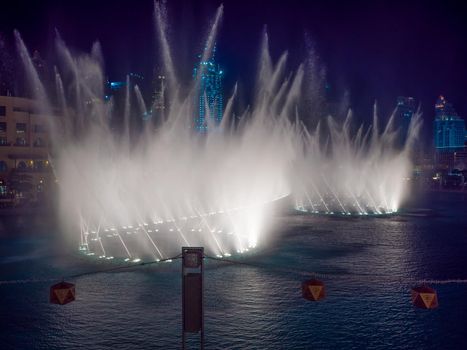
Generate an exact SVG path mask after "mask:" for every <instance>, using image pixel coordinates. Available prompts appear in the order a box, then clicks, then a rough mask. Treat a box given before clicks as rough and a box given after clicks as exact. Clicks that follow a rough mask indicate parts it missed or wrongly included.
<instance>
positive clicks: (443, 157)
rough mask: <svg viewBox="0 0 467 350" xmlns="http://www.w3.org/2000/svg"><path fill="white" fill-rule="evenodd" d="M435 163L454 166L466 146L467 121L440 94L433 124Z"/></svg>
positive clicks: (445, 166) (441, 165)
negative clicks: (466, 124) (466, 129)
mask: <svg viewBox="0 0 467 350" xmlns="http://www.w3.org/2000/svg"><path fill="white" fill-rule="evenodd" d="M433 131H434V135H433V139H434V146H435V163H436V165H438V166H440V167H444V168H453V167H455V166H456V162H457V161H458V158H459V157H458V155H459V154H462V153H463V151H464V147H465V121H464V119H462V118H461V117H459V116H458V115H457V113H456V111H455V110H454V107H453V106H452V104H451V103H448V102H447V101H446V99H445V98H444V97H443V96H440V97H439V98H438V100H437V102H436V105H435V120H434V124H433Z"/></svg>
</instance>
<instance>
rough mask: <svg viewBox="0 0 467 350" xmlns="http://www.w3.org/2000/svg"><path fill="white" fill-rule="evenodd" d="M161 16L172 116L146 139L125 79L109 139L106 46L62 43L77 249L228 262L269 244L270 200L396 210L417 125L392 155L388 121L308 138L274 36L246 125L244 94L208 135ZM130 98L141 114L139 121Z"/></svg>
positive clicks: (65, 202) (67, 210)
mask: <svg viewBox="0 0 467 350" xmlns="http://www.w3.org/2000/svg"><path fill="white" fill-rule="evenodd" d="M165 11H166V10H165V9H164V8H162V5H160V4H159V3H157V2H156V4H155V21H156V33H157V38H158V40H159V43H160V48H161V57H162V60H163V62H164V66H165V70H166V73H167V76H168V77H169V79H168V89H169V93H168V96H169V97H168V98H169V101H168V102H167V105H168V106H170V108H168V109H167V110H166V111H165V113H166V116H165V118H164V120H163V121H162V123H161V125H159V126H158V127H157V129H155V130H153V129H152V128H151V129H149V130H148V129H146V130H145V132H141V133H140V134H138V135H139V136H138V137H136V136H134V135H133V136H132V133H131V132H130V128H131V126H130V124H131V122H130V119H132V118H133V119H134V118H140V117H141V114H142V113H141V112H144V114H147V112H146V110H147V109H146V106H145V103H144V99H143V97H142V94H141V91H140V90H139V88H138V87H137V86H136V87H135V88H134V89H130V87H129V86H130V83H129V80H128V78H127V82H126V91H125V102H124V113H123V114H124V117H123V128H122V130H121V131H115V130H113V129H112V127H111V122H112V121H113V120H114V118H115V115H114V109H113V108H112V106H113V103H112V100H110V101H107V100H106V99H105V98H104V97H105V96H104V90H103V86H104V79H103V77H104V72H103V62H104V61H103V59H102V55H101V53H100V52H101V50H100V46H99V45H98V44H95V45H94V49H93V53H92V54H90V55H86V54H80V55H73V54H72V53H71V52H70V50H69V49H68V48H67V47H66V45H65V43H64V42H63V40H61V39H60V38H58V39H57V50H58V57H59V58H60V63H61V65H60V66H59V67H58V69H57V70H56V87H57V89H58V91H57V92H56V93H57V95H58V96H59V102H60V104H61V105H62V107H63V108H62V109H63V111H64V113H63V117H62V118H67V119H66V120H63V119H61V122H57V121H55V122H54V125H55V126H54V129H53V130H54V135H53V136H54V139H55V141H56V149H55V152H56V153H57V154H56V157H55V158H54V160H53V163H54V169H55V171H56V176H57V179H58V181H59V187H60V210H61V214H62V216H63V217H64V218H65V219H66V220H65V221H68V222H71V223H72V224H76V226H77V227H78V228H79V230H78V233H77V234H79V235H80V242H81V249H82V250H84V251H85V252H86V253H87V254H89V255H96V256H100V257H101V258H107V259H111V258H113V257H114V256H120V257H123V258H125V260H127V261H139V259H140V258H141V257H143V256H151V257H153V258H154V259H164V258H167V257H169V256H171V255H172V254H174V253H177V252H179V251H180V247H181V246H205V247H206V249H207V250H208V252H210V253H213V254H216V255H218V256H229V255H230V254H232V253H235V252H244V251H246V250H248V249H250V248H253V247H255V246H256V245H257V244H260V243H264V242H265V241H267V238H268V233H269V232H270V231H271V227H270V222H271V213H272V206H271V205H270V203H272V202H274V201H276V200H278V199H281V198H284V197H289V198H292V199H293V200H294V201H295V204H296V208H297V209H299V210H310V211H319V212H326V213H331V212H337V211H339V212H342V213H344V214H350V213H362V214H363V213H389V212H392V211H394V210H397V208H398V206H399V204H400V201H401V198H402V197H403V193H404V186H403V178H404V176H406V175H407V172H408V170H409V165H410V164H409V157H408V152H409V148H410V143H411V142H412V140H413V138H414V137H415V135H416V134H417V132H418V127H419V119H418V117H415V118H414V123H413V125H412V129H411V132H410V133H409V141H408V142H407V144H406V147H404V149H403V150H397V149H396V148H395V146H394V144H395V141H394V140H395V137H394V135H395V131H394V130H393V128H392V121H390V122H389V124H388V126H387V127H386V129H385V130H384V131H383V132H379V131H378V129H377V127H376V120H377V117H376V115H375V123H374V126H373V128H371V129H368V130H364V129H363V127H361V128H360V129H358V131H357V132H356V134H355V135H353V134H352V128H351V118H350V115H349V117H348V118H347V119H346V121H345V122H344V123H343V124H342V125H340V124H339V123H337V122H336V121H334V119H332V118H329V119H328V123H327V124H328V128H327V130H328V131H327V132H325V135H328V136H329V142H328V143H323V142H322V140H323V136H322V135H321V133H322V132H323V130H321V128H320V127H319V126H318V127H317V129H316V130H314V131H309V130H307V129H306V128H305V127H304V126H303V125H302V123H301V122H300V121H299V119H297V113H298V112H297V105H298V104H299V102H300V100H301V98H302V90H303V85H304V84H306V82H304V76H305V73H304V72H305V66H304V65H301V66H299V67H298V68H297V69H296V71H295V73H293V74H286V65H287V54H286V53H284V54H283V55H282V56H281V57H280V59H279V60H278V61H277V63H274V62H273V60H272V59H271V57H270V55H269V48H268V37H267V33H266V32H265V34H264V40H263V44H262V50H261V57H260V64H259V70H258V72H259V73H258V80H257V85H256V97H255V100H254V102H253V104H252V105H251V106H250V108H249V109H248V110H247V111H245V112H243V113H242V114H241V115H240V119H239V120H240V121H239V122H238V123H234V122H230V121H233V119H232V118H231V115H230V114H231V113H233V102H234V100H235V96H236V93H237V86H235V88H234V92H233V95H232V96H231V97H230V98H229V99H227V100H228V103H227V106H226V109H225V111H224V116H223V120H222V122H221V123H220V124H219V125H218V126H214V125H210V131H209V132H208V133H207V134H203V135H200V134H198V133H196V132H194V131H193V129H192V128H190V126H191V125H192V122H193V117H194V115H195V110H196V108H197V107H196V106H195V105H194V101H195V100H196V98H195V96H196V86H197V84H196V82H193V83H192V85H191V86H190V88H189V89H185V90H188V91H189V92H188V93H185V95H183V94H182V93H181V92H180V90H181V89H180V88H179V87H180V84H181V83H180V81H181V80H180V79H178V78H177V75H176V71H175V69H174V64H173V62H174V60H173V59H172V56H171V51H170V47H169V44H168V40H167V33H166V28H167V24H166V18H165ZM222 11H223V10H222V8H219V10H218V11H217V14H216V17H215V20H214V22H213V23H214V24H213V27H212V29H211V31H210V33H209V34H208V39H207V40H206V42H207V44H206V48H207V50H205V51H204V53H203V55H208V54H209V52H210V51H211V50H212V48H213V45H214V43H215V41H216V34H217V28H218V26H219V22H220V21H221V18H222ZM17 41H18V47H19V49H20V52H21V53H22V55H21V56H22V58H23V61H24V63H25V64H26V67H27V72H28V74H30V75H31V76H32V78H33V79H32V84H33V87H34V89H35V90H34V91H37V92H38V95H37V96H36V97H37V98H38V99H39V100H40V101H41V103H42V105H43V107H44V109H45V110H48V111H51V110H52V108H51V106H50V104H49V102H48V101H49V100H50V99H49V98H47V97H45V96H42V91H44V89H43V87H42V84H41V83H40V82H39V81H38V79H37V72H35V71H34V67H33V66H32V64H31V63H30V58H29V55H28V53H27V49H26V47H25V46H24V43H23V42H22V40H21V38H20V36H19V34H18V35H17ZM208 51H209V52H208ZM207 58H208V57H206V58H205V60H206V59H207ZM65 77H66V79H65ZM65 82H66V83H65ZM133 101H136V104H137V105H138V108H136V109H137V110H138V113H134V115H132V114H131V111H133V109H132V108H131V104H132V102H133ZM206 112H207V114H208V115H209V110H208V111H206ZM318 125H320V124H318ZM58 130H60V132H59V131H58Z"/></svg>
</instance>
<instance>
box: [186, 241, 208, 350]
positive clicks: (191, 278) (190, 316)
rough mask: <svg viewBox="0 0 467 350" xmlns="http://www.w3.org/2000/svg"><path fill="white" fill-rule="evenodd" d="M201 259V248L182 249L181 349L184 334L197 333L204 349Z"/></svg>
mask: <svg viewBox="0 0 467 350" xmlns="http://www.w3.org/2000/svg"><path fill="white" fill-rule="evenodd" d="M203 257H204V248H202V247H182V317H183V329H182V349H185V342H186V333H199V334H200V348H201V349H204V308H203Z"/></svg>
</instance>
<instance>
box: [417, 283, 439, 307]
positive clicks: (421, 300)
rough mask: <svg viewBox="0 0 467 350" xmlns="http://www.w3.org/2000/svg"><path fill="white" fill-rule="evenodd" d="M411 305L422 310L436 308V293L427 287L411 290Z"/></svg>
mask: <svg viewBox="0 0 467 350" xmlns="http://www.w3.org/2000/svg"><path fill="white" fill-rule="evenodd" d="M412 304H414V305H415V306H416V307H419V308H422V309H434V308H437V307H438V296H437V295H436V291H435V290H434V289H433V288H431V287H428V286H419V287H414V288H412Z"/></svg>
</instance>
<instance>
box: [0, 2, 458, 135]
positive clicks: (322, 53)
mask: <svg viewBox="0 0 467 350" xmlns="http://www.w3.org/2000/svg"><path fill="white" fill-rule="evenodd" d="M220 3H221V1H186V2H183V1H168V4H167V5H168V6H167V7H168V12H169V18H170V33H171V42H172V44H173V45H172V46H173V47H174V49H175V53H176V57H177V61H176V63H177V67H179V71H180V72H181V73H183V74H184V75H185V76H186V77H190V74H191V70H192V68H193V64H194V62H195V58H196V54H197V53H198V51H199V50H200V48H201V47H202V42H203V38H204V37H205V35H206V33H207V30H208V28H209V23H210V22H211V21H212V19H213V16H214V14H215V11H216V8H217V7H218V6H219V4H220ZM223 3H224V19H223V22H222V26H221V30H220V34H219V38H218V52H219V56H218V57H219V62H220V63H221V64H222V66H223V67H224V69H225V71H226V73H227V75H226V86H225V90H226V93H228V91H230V89H231V88H232V86H233V84H234V82H235V81H236V80H239V81H240V86H242V85H243V86H251V82H252V77H253V76H254V72H255V69H256V66H257V59H258V54H259V43H260V40H261V33H262V29H263V27H264V25H265V24H266V25H267V28H268V32H269V34H270V43H271V48H272V54H273V57H274V58H276V59H277V57H278V56H279V55H280V53H281V52H282V51H284V50H289V52H290V58H291V63H290V69H293V68H294V67H296V65H297V64H298V63H299V62H300V61H301V60H303V59H305V58H306V56H305V40H304V38H305V36H306V35H307V36H309V37H311V38H312V40H313V43H314V46H315V49H316V52H317V54H318V55H319V61H320V63H321V64H322V65H323V66H324V67H325V68H326V71H327V80H328V83H329V86H330V89H331V91H332V94H333V95H334V96H340V95H342V94H343V92H344V91H345V90H348V91H350V96H351V104H352V107H353V108H354V109H355V110H356V112H357V113H358V114H359V115H360V116H363V118H367V119H369V117H370V116H371V110H372V104H373V102H374V100H375V99H376V100H377V101H378V103H379V104H380V106H381V110H382V111H386V113H389V112H390V110H391V109H392V108H393V107H394V106H395V100H396V98H397V96H399V95H405V96H413V97H415V98H416V99H417V100H418V101H419V102H420V103H421V106H422V109H423V111H424V119H425V125H426V129H427V130H428V132H429V129H430V127H431V121H432V119H433V116H434V107H433V105H434V103H435V100H436V97H437V96H438V95H439V94H444V95H445V96H446V98H447V99H448V100H449V101H450V102H452V103H453V104H454V107H455V108H456V110H457V112H458V113H459V114H460V115H461V116H467V98H466V91H467V39H466V38H467V5H463V4H462V2H460V1H459V2H447V1H438V2H428V1H404V2H398V1H374V0H373V1H335V0H326V1H324V0H321V1H293V0H287V1H224V2H223ZM55 28H57V29H58V31H59V32H60V33H61V35H62V37H63V38H64V40H65V41H66V42H67V44H68V45H69V46H71V47H73V48H75V49H77V50H81V51H83V50H87V51H88V50H89V49H90V46H91V44H92V42H93V41H94V40H96V39H99V41H100V42H101V44H102V47H103V52H104V56H105V61H106V69H107V73H108V75H109V77H110V78H112V79H123V77H124V76H125V74H126V73H127V72H129V71H134V72H141V73H143V74H145V75H146V76H150V74H151V71H152V67H153V65H154V62H155V57H157V54H156V51H157V47H156V43H155V39H154V22H153V2H152V1H151V0H149V1H145V0H139V1H36V2H33V4H31V3H30V2H26V1H10V2H7V3H5V4H2V8H1V11H0V32H2V33H3V35H4V36H5V37H6V38H7V40H9V41H10V47H13V43H12V31H13V29H18V30H19V31H20V33H21V34H22V36H23V39H24V40H25V42H26V45H27V46H28V47H29V48H30V50H33V49H38V50H39V51H40V52H41V53H42V55H43V56H44V57H45V58H48V57H51V56H52V54H53V53H52V50H53V39H54V35H55V34H54V29H55ZM245 91H248V89H245Z"/></svg>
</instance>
